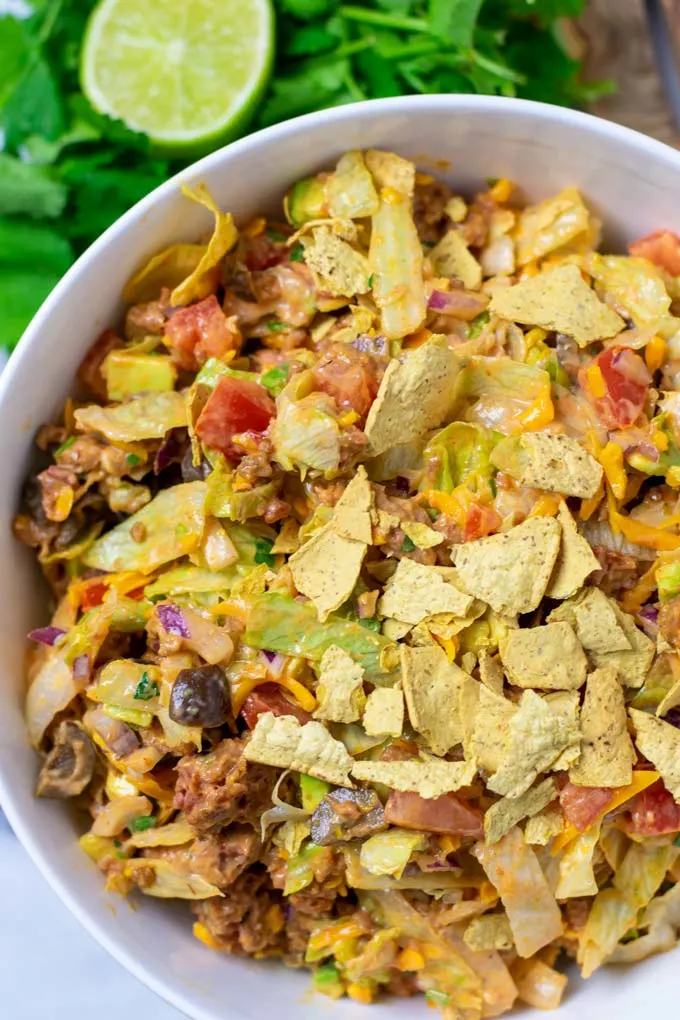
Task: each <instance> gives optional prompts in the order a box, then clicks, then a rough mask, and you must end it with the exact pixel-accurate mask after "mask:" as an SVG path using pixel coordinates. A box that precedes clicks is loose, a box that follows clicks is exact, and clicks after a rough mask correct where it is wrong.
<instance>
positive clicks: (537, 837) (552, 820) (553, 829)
mask: <svg viewBox="0 0 680 1020" xmlns="http://www.w3.org/2000/svg"><path fill="white" fill-rule="evenodd" d="M563 828H564V815H563V814H562V809H561V808H560V806H559V804H549V805H548V807H547V808H545V810H544V811H540V812H539V813H538V814H537V815H534V816H533V817H532V818H529V819H528V821H527V824H526V825H525V827H524V839H525V841H526V842H527V843H529V844H531V845H532V846H547V845H548V843H549V842H550V840H551V839H552V838H553V836H557V835H558V834H559V833H560V832H562V829H563Z"/></svg>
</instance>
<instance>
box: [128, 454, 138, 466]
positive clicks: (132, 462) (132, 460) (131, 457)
mask: <svg viewBox="0 0 680 1020" xmlns="http://www.w3.org/2000/svg"><path fill="white" fill-rule="evenodd" d="M125 463H126V464H127V466H128V467H137V465H138V464H141V463H142V458H141V457H138V456H137V454H136V453H128V455H127V457H126V458H125Z"/></svg>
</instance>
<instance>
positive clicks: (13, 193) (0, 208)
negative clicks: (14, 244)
mask: <svg viewBox="0 0 680 1020" xmlns="http://www.w3.org/2000/svg"><path fill="white" fill-rule="evenodd" d="M67 198H68V189H67V188H66V185H65V184H63V183H62V182H61V181H58V180H56V179H55V176H54V174H53V173H52V172H51V171H50V170H49V169H48V168H46V167H43V166H36V165H35V164H34V163H22V161H21V160H20V159H18V158H17V157H16V156H11V155H9V154H8V153H6V152H0V216H6V215H12V214H17V213H23V214H24V215H26V216H31V217H33V218H34V219H40V218H41V217H47V218H49V219H53V218H55V217H57V216H59V215H60V214H61V213H62V212H63V210H64V207H65V205H66V201H67Z"/></svg>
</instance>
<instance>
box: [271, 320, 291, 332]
mask: <svg viewBox="0 0 680 1020" xmlns="http://www.w3.org/2000/svg"><path fill="white" fill-rule="evenodd" d="M290 328H291V327H290V326H289V325H288V323H287V322H277V321H276V319H272V321H271V322H268V323H267V329H268V330H270V331H271V332H272V333H285V331H286V330H287V329H290Z"/></svg>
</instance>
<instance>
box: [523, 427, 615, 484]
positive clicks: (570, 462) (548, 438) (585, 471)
mask: <svg viewBox="0 0 680 1020" xmlns="http://www.w3.org/2000/svg"><path fill="white" fill-rule="evenodd" d="M519 442H520V447H521V449H522V451H523V453H524V455H525V458H527V459H526V463H524V464H523V469H522V474H521V477H520V479H519V481H520V482H521V484H522V485H528V486H531V487H532V488H535V489H547V490H548V491H549V492H559V493H562V494H563V495H565V496H580V497H581V499H590V498H591V496H594V495H595V493H596V492H597V490H598V489H599V487H600V483H601V481H602V465H601V464H599V463H598V461H596V460H595V458H594V457H593V456H592V454H590V453H588V451H587V450H585V449H584V448H583V446H581V444H580V443H579V441H578V440H577V439H573V438H572V437H571V436H565V435H563V434H561V433H554V434H553V433H551V432H527V433H525V434H524V435H523V436H522V437H521V438H520V441H519Z"/></svg>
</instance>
